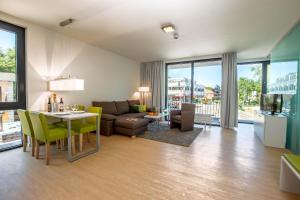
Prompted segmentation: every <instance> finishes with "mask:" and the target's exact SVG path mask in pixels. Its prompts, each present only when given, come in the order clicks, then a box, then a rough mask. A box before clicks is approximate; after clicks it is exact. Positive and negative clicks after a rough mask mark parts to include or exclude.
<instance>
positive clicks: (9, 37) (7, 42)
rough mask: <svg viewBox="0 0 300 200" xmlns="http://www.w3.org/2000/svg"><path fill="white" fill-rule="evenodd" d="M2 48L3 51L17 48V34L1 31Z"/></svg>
mask: <svg viewBox="0 0 300 200" xmlns="http://www.w3.org/2000/svg"><path fill="white" fill-rule="evenodd" d="M0 48H1V49H2V50H5V49H8V48H15V34H14V33H11V32H7V31H3V30H0Z"/></svg>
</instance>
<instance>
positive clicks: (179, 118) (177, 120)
mask: <svg viewBox="0 0 300 200" xmlns="http://www.w3.org/2000/svg"><path fill="white" fill-rule="evenodd" d="M172 120H173V121H175V122H178V123H180V122H181V115H173V116H172Z"/></svg>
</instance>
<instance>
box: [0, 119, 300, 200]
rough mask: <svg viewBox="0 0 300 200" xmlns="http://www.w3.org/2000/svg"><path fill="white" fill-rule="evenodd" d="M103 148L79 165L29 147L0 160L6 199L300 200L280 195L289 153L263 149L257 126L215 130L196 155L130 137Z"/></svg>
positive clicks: (0, 191) (193, 150)
mask: <svg viewBox="0 0 300 200" xmlns="http://www.w3.org/2000/svg"><path fill="white" fill-rule="evenodd" d="M101 144H102V146H101V150H100V151H99V152H98V153H97V154H94V155H91V156H89V157H86V158H83V159H81V160H78V161H76V162H73V163H68V162H67V161H66V152H62V151H56V149H55V148H56V147H55V146H52V150H53V151H52V152H53V154H54V155H53V156H52V157H51V164H50V166H46V165H45V160H43V158H41V159H40V160H36V159H35V158H32V157H31V154H30V152H26V153H23V152H22V149H21V148H20V149H16V150H12V151H7V152H3V153H0V199H1V200H14V199H22V200H24V199H31V200H32V199H38V200H47V199H63V200H67V199H101V200H102V199H104V200H106V199H108V200H109V199H130V200H133V199H155V200H156V199H197V200H199V199H205V200H206V199H207V200H209V199H220V200H221V199H222V200H224V199H230V200H235V199H243V200H246V199H251V200H254V199H260V200H261V199H270V200H279V199H300V196H295V195H292V194H288V193H284V192H281V191H280V190H279V189H278V188H279V185H278V180H279V169H280V155H282V154H283V153H284V151H283V150H280V149H274V148H265V147H263V146H262V144H261V143H260V142H259V141H258V139H257V138H256V137H255V136H254V135H253V127H252V126H251V125H240V127H239V128H238V129H237V130H236V131H229V130H223V129H221V128H219V127H212V128H211V129H209V128H208V130H207V131H206V132H202V133H201V134H200V135H199V136H198V138H197V139H196V140H195V141H194V143H193V144H192V146H190V147H189V148H187V147H181V146H176V145H171V144H165V143H160V142H155V141H151V140H145V139H141V138H135V139H130V138H128V137H125V136H112V137H102V136H101ZM41 149H42V150H41V155H42V156H43V153H44V151H43V147H42V148H41Z"/></svg>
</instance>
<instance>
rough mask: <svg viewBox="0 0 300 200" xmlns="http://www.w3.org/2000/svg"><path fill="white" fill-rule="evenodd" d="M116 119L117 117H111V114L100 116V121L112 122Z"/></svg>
mask: <svg viewBox="0 0 300 200" xmlns="http://www.w3.org/2000/svg"><path fill="white" fill-rule="evenodd" d="M116 119H117V117H116V116H115V115H111V114H102V115H101V120H106V121H113V120H116Z"/></svg>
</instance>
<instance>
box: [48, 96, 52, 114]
mask: <svg viewBox="0 0 300 200" xmlns="http://www.w3.org/2000/svg"><path fill="white" fill-rule="evenodd" d="M51 107H52V106H51V98H50V97H49V98H48V112H51V111H52V108H51Z"/></svg>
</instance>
